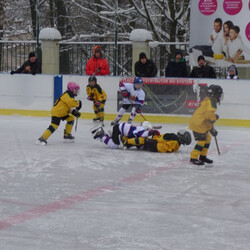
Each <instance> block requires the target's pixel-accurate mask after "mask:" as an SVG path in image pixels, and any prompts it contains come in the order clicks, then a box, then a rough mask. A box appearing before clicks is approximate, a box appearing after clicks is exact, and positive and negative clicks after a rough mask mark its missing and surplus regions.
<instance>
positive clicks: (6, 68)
mask: <svg viewBox="0 0 250 250" xmlns="http://www.w3.org/2000/svg"><path fill="white" fill-rule="evenodd" d="M35 50H36V42H35V41H1V40H0V72H10V71H11V70H16V69H17V68H19V67H20V66H22V64H23V63H24V62H25V61H26V60H28V57H29V53H30V52H32V51H35Z"/></svg>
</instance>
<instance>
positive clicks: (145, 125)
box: [142, 121, 153, 130]
mask: <svg viewBox="0 0 250 250" xmlns="http://www.w3.org/2000/svg"><path fill="white" fill-rule="evenodd" d="M142 127H143V128H144V129H145V130H151V129H152V128H153V126H152V124H151V123H150V122H148V121H144V122H143V123H142Z"/></svg>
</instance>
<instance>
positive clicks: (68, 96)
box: [36, 82, 82, 145]
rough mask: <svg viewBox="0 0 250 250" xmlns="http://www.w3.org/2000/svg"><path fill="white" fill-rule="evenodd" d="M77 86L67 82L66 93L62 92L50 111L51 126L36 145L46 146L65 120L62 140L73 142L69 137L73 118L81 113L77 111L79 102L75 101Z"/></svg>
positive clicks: (70, 136) (80, 105)
mask: <svg viewBox="0 0 250 250" xmlns="http://www.w3.org/2000/svg"><path fill="white" fill-rule="evenodd" d="M79 90H80V87H79V84H78V83H75V82H69V83H68V85H67V91H66V92H64V93H63V94H62V95H61V96H60V97H59V98H58V99H57V100H56V102H55V104H54V107H53V108H52V110H51V116H52V118H51V124H50V126H49V127H48V128H47V129H46V130H45V132H44V133H43V135H42V136H41V137H40V138H39V139H38V141H37V142H36V143H37V144H42V145H46V144H47V140H48V138H49V137H50V136H51V134H52V133H54V132H55V130H56V129H57V128H58V126H59V125H60V122H61V120H62V121H64V120H66V121H67V123H66V125H65V130H64V139H66V140H68V141H73V140H74V139H75V137H74V136H72V135H71V130H72V127H73V125H74V120H75V118H74V117H77V118H78V117H80V116H81V113H80V112H79V110H80V109H81V107H82V103H81V101H80V100H79V101H76V100H75V96H77V95H78V94H79Z"/></svg>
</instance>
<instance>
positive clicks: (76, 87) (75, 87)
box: [67, 82, 80, 96]
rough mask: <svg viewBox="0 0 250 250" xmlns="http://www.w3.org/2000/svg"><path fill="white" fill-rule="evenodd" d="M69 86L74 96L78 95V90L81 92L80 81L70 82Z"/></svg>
mask: <svg viewBox="0 0 250 250" xmlns="http://www.w3.org/2000/svg"><path fill="white" fill-rule="evenodd" d="M67 88H68V90H69V91H71V92H72V93H73V94H74V96H77V95H78V92H79V89H80V86H79V84H78V83H75V82H69V83H68V85H67Z"/></svg>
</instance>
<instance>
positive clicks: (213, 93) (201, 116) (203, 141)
mask: <svg viewBox="0 0 250 250" xmlns="http://www.w3.org/2000/svg"><path fill="white" fill-rule="evenodd" d="M221 100H223V90H222V88H221V87H220V86H218V85H210V86H209V87H208V90H207V96H206V97H205V98H204V100H203V101H202V103H201V105H200V106H199V107H198V108H197V109H196V111H195V112H194V114H193V116H192V118H191V120H190V124H189V128H190V129H191V130H193V134H194V138H195V140H196V141H197V144H196V145H195V147H194V149H193V151H192V152H191V158H190V162H191V163H192V164H195V165H204V163H209V164H211V163H213V161H212V160H210V159H208V158H207V151H208V148H209V146H210V141H211V136H210V134H211V135H212V136H214V137H215V136H217V134H218V132H217V130H215V128H214V125H213V124H214V123H215V122H216V120H218V119H219V116H218V115H217V114H215V111H216V109H217V103H219V104H220V101H221Z"/></svg>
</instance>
